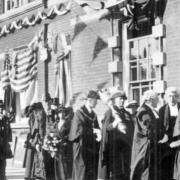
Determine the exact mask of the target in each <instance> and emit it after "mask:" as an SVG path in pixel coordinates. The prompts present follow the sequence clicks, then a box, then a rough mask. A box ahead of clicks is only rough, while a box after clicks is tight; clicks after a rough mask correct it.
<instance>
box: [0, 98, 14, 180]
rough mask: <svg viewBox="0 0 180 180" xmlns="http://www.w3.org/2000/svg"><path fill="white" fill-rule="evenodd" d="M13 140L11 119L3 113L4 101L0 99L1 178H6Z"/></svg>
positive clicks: (2, 179)
mask: <svg viewBox="0 0 180 180" xmlns="http://www.w3.org/2000/svg"><path fill="white" fill-rule="evenodd" d="M10 141H12V131H11V128H10V123H9V119H8V118H7V116H5V115H4V114H3V101H2V100H0V179H1V180H6V175H5V171H6V159H7V158H12V151H11V149H10V145H9V142H10Z"/></svg>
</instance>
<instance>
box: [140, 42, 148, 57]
mask: <svg viewBox="0 0 180 180" xmlns="http://www.w3.org/2000/svg"><path fill="white" fill-rule="evenodd" d="M139 58H140V59H141V58H147V39H141V40H139Z"/></svg>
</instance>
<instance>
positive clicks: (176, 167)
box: [172, 111, 180, 180]
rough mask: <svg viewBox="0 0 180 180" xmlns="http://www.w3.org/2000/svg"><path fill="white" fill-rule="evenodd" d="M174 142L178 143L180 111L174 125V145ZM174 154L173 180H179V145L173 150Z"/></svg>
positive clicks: (179, 138)
mask: <svg viewBox="0 0 180 180" xmlns="http://www.w3.org/2000/svg"><path fill="white" fill-rule="evenodd" d="M176 141H177V142H178V141H180V111H179V112H178V116H177V119H176V122H175V125H174V131H173V137H172V142H173V143H176ZM173 150H174V152H175V157H174V161H173V163H174V169H173V179H175V180H180V145H179V146H177V147H176V148H173Z"/></svg>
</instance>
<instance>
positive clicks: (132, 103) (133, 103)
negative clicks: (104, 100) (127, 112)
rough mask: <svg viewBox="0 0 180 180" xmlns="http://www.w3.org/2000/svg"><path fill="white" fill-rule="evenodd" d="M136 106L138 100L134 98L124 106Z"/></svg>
mask: <svg viewBox="0 0 180 180" xmlns="http://www.w3.org/2000/svg"><path fill="white" fill-rule="evenodd" d="M138 106H139V104H138V102H137V101H136V100H132V101H130V102H129V103H128V104H127V106H126V108H131V107H138Z"/></svg>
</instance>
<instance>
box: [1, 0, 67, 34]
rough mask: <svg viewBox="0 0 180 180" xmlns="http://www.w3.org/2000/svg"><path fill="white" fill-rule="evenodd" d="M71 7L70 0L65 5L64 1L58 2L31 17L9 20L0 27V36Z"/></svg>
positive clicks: (61, 13) (65, 11)
mask: <svg viewBox="0 0 180 180" xmlns="http://www.w3.org/2000/svg"><path fill="white" fill-rule="evenodd" d="M64 6H65V7H64ZM70 8H71V0H69V1H68V3H67V4H66V5H65V4H64V3H60V4H59V5H58V6H57V5H54V6H53V7H52V8H50V9H49V10H48V11H47V12H40V11H38V13H37V14H36V15H32V16H31V17H25V18H24V19H23V20H22V19H20V20H16V21H13V22H11V23H10V24H9V25H7V24H6V25H4V26H3V27H1V28H0V37H2V36H4V35H7V34H9V33H11V32H13V31H14V30H19V29H22V28H24V27H27V26H33V25H35V24H37V23H38V22H39V21H43V20H46V19H48V18H52V17H54V16H56V15H58V16H62V15H65V14H66V13H68V12H69V11H70Z"/></svg>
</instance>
